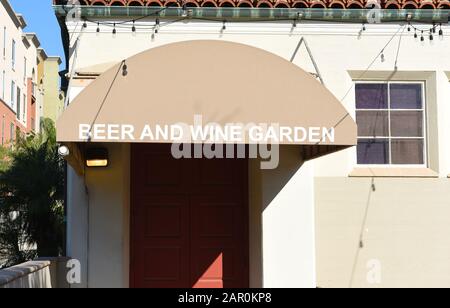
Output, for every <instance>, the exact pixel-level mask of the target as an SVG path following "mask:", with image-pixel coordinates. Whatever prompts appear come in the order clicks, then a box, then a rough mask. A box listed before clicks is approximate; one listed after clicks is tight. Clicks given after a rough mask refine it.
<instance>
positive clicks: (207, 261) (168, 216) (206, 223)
mask: <svg viewBox="0 0 450 308" xmlns="http://www.w3.org/2000/svg"><path fill="white" fill-rule="evenodd" d="M131 185H132V187H131V192H132V197H131V215H132V217H131V266H130V279H131V281H130V286H132V287H149V288H191V287H194V288H222V287H224V288H245V287H248V284H249V282H248V275H249V274H248V201H247V199H248V198H247V189H248V181H247V161H246V160H243V159H239V160H232V159H216V160H207V159H181V160H175V159H173V158H172V156H171V154H170V146H167V145H133V146H132V154H131Z"/></svg>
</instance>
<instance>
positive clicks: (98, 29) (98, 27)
mask: <svg viewBox="0 0 450 308" xmlns="http://www.w3.org/2000/svg"><path fill="white" fill-rule="evenodd" d="M97 33H100V23H99V22H98V23H97Z"/></svg>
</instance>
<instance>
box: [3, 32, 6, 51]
mask: <svg viewBox="0 0 450 308" xmlns="http://www.w3.org/2000/svg"><path fill="white" fill-rule="evenodd" d="M3 59H6V26H4V27H3Z"/></svg>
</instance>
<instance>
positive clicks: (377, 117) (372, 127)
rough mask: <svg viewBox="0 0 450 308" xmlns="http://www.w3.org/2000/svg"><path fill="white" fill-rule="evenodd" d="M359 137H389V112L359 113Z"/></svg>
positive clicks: (357, 116) (357, 115)
mask: <svg viewBox="0 0 450 308" xmlns="http://www.w3.org/2000/svg"><path fill="white" fill-rule="evenodd" d="M356 123H357V124H358V136H359V137H388V136H389V118H388V112H387V111H357V112H356Z"/></svg>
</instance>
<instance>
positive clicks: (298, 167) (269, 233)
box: [249, 146, 316, 288]
mask: <svg viewBox="0 0 450 308" xmlns="http://www.w3.org/2000/svg"><path fill="white" fill-rule="evenodd" d="M260 166H261V165H260V161H259V160H251V161H250V168H249V181H250V183H249V198H250V286H251V287H267V288H270V287H272V288H281V287H307V288H313V287H315V286H316V284H315V283H316V282H315V270H314V268H315V249H314V247H315V244H314V239H315V238H314V193H313V176H312V169H311V168H312V166H311V164H309V163H306V164H305V163H304V162H303V160H302V158H301V155H300V149H299V147H295V146H294V147H292V146H281V147H280V164H279V166H278V168H277V169H276V170H261V169H260Z"/></svg>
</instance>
